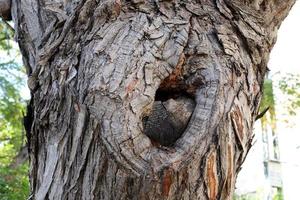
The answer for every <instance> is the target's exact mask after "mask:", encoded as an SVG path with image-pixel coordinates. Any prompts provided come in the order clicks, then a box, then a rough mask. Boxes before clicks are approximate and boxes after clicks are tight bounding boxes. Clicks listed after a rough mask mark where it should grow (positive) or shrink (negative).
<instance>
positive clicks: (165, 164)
mask: <svg viewBox="0 0 300 200" xmlns="http://www.w3.org/2000/svg"><path fill="white" fill-rule="evenodd" d="M2 2H3V1H2ZM293 3H294V1H293V0H290V1H285V2H279V1H273V0H258V1H246V0H244V1H223V0H217V1H212V0H205V1H196V0H187V1H176V0H172V1H154V0H153V1H138V0H131V1H120V0H105V1H103V0H100V1H95V0H86V1H79V0H78V1H59V0H57V1H55V2H54V1H50V0H49V1H48V0H43V1H36V2H33V1H17V0H13V1H12V9H11V10H12V17H13V20H14V22H15V29H16V38H17V40H18V42H19V44H20V48H21V52H22V54H23V59H24V62H25V65H26V67H27V73H28V76H29V80H28V85H29V88H30V89H31V93H32V100H31V103H30V106H29V110H28V116H27V117H26V119H25V121H26V124H25V125H26V129H27V137H28V142H29V153H30V181H31V189H32V197H33V198H34V199H203V200H205V199H210V200H213V199H230V198H231V197H232V193H233V190H234V183H235V178H236V176H237V172H238V171H239V169H240V166H241V164H242V162H243V160H244V159H245V156H246V155H247V152H248V150H249V148H250V147H251V141H252V137H253V135H252V127H253V123H254V120H255V118H256V117H257V115H258V107H259V102H260V99H261V90H262V85H263V77H264V75H265V72H266V65H267V61H268V57H269V52H270V50H271V48H272V47H273V45H274V42H275V39H276V30H277V29H278V27H279V26H280V23H281V21H282V20H283V19H284V17H285V16H286V15H287V13H288V11H289V9H290V8H291V6H292V5H293ZM0 7H1V6H0ZM180 99H187V100H184V103H183V104H184V105H187V102H191V101H193V102H194V104H195V107H194V108H193V114H192V116H191V118H190V120H189V123H188V124H186V126H187V127H186V128H185V130H184V132H183V133H182V135H181V136H180V138H178V139H177V140H176V141H175V142H174V143H173V144H172V145H168V146H163V145H161V144H164V143H162V142H161V141H153V140H150V139H149V138H148V137H147V136H146V134H144V133H145V132H144V127H143V123H144V124H149V119H155V118H154V117H153V113H157V109H156V107H153V104H154V105H161V106H160V108H162V109H161V112H162V113H164V115H165V114H166V115H167V117H166V118H162V116H164V115H158V114H156V116H158V117H159V120H160V122H161V121H164V122H166V123H160V124H162V126H161V127H155V128H156V129H152V130H158V132H159V134H162V133H166V134H168V137H167V138H166V139H169V137H173V136H172V135H170V134H169V133H171V132H169V131H167V130H174V129H173V128H174V123H173V122H174V121H176V120H178V119H177V118H175V119H173V117H170V116H169V113H171V112H170V111H173V110H172V109H174V108H177V107H178V106H175V105H178V102H179V100H180ZM170 101H172V102H173V103H172V104H170ZM167 105H170V106H169V107H168V106H167ZM180 112H181V113H182V114H183V115H185V114H187V113H186V112H185V111H182V110H180ZM175 113H176V112H175ZM165 124H168V126H165ZM157 128H158V129H157ZM156 134H157V131H156ZM176 135H177V133H176ZM153 138H154V139H155V140H157V139H156V138H157V137H153ZM159 138H165V135H163V136H161V135H159ZM171 139H173V138H171ZM172 141H173V140H172ZM158 142H161V143H160V144H159V143H158Z"/></svg>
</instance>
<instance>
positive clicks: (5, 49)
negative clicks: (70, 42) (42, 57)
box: [0, 19, 29, 200]
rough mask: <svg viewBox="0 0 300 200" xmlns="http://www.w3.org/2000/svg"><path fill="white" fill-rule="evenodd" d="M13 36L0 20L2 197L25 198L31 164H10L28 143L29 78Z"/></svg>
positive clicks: (3, 199) (10, 198) (11, 31)
mask: <svg viewBox="0 0 300 200" xmlns="http://www.w3.org/2000/svg"><path fill="white" fill-rule="evenodd" d="M12 38H13V30H12V29H11V27H10V26H9V24H7V23H6V22H3V21H1V19H0V200H24V199H26V198H27V197H28V195H29V181H28V163H27V162H26V163H22V164H21V165H18V166H15V167H12V166H11V164H12V163H13V161H14V158H15V157H16V156H17V155H18V153H19V151H20V149H21V148H22V147H23V146H24V145H25V143H26V141H25V131H24V128H23V124H22V121H23V115H24V113H25V105H26V101H25V99H24V98H23V97H22V96H21V92H20V91H21V90H22V88H24V86H25V80H26V79H25V73H24V69H23V67H22V66H21V65H20V64H19V63H18V62H17V58H18V56H20V53H19V52H18V50H17V48H16V47H15V46H16V45H14V43H13V41H12Z"/></svg>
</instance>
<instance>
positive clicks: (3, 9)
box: [0, 0, 11, 21]
mask: <svg viewBox="0 0 300 200" xmlns="http://www.w3.org/2000/svg"><path fill="white" fill-rule="evenodd" d="M10 8H11V0H0V17H1V18H2V19H4V20H6V21H9V20H11V10H10Z"/></svg>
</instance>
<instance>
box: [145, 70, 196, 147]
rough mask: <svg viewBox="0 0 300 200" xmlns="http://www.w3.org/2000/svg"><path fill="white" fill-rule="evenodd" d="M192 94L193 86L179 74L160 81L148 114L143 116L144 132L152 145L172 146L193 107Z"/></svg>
mask: <svg viewBox="0 0 300 200" xmlns="http://www.w3.org/2000/svg"><path fill="white" fill-rule="evenodd" d="M194 94H195V87H192V86H190V85H187V84H185V80H184V79H183V78H182V77H181V76H179V77H172V75H171V76H169V77H168V78H166V79H165V80H164V81H163V82H162V83H161V85H160V87H159V88H158V90H157V91H156V95H155V101H154V104H153V107H152V110H151V112H150V114H149V115H148V116H145V117H144V118H143V125H144V133H145V134H146V135H147V136H148V137H149V138H150V139H151V141H152V142H153V144H154V145H155V144H156V145H157V144H160V145H162V146H172V145H173V144H174V143H175V142H176V141H177V139H178V138H180V137H181V135H182V134H183V132H184V131H185V129H186V127H187V125H188V123H189V120H190V118H191V116H192V113H193V111H194V109H195V105H196V103H195V101H194V96H195V95H194Z"/></svg>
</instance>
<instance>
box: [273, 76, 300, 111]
mask: <svg viewBox="0 0 300 200" xmlns="http://www.w3.org/2000/svg"><path fill="white" fill-rule="evenodd" d="M278 86H279V88H280V90H281V91H282V92H283V94H284V101H285V105H284V106H285V109H286V111H287V112H288V114H289V115H296V111H297V109H299V108H300V74H291V73H289V74H286V75H285V76H284V77H283V78H282V79H281V80H280V81H279V83H278Z"/></svg>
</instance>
